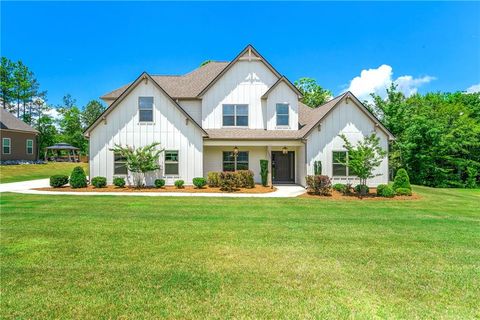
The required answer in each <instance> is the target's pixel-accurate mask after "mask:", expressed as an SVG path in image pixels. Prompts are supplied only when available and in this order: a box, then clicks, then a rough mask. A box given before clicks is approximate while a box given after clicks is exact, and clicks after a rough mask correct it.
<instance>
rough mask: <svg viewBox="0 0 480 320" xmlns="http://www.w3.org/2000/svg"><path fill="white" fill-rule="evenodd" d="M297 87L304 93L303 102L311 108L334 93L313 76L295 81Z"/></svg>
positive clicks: (322, 102) (325, 100)
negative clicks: (323, 86) (318, 82)
mask: <svg viewBox="0 0 480 320" xmlns="http://www.w3.org/2000/svg"><path fill="white" fill-rule="evenodd" d="M294 85H295V87H297V89H298V90H300V92H301V93H302V94H303V100H302V102H303V103H305V104H306V105H307V106H309V107H310V108H316V107H318V106H320V105H322V104H324V103H325V102H327V101H328V100H330V99H331V97H332V93H331V92H330V91H329V90H325V89H323V88H322V87H321V86H320V85H318V84H317V81H316V80H315V79H312V78H300V79H298V80H297V81H295V83H294Z"/></svg>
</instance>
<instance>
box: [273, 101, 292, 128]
mask: <svg viewBox="0 0 480 320" xmlns="http://www.w3.org/2000/svg"><path fill="white" fill-rule="evenodd" d="M288 109H289V106H288V104H287V103H277V105H276V111H277V127H288V124H289V113H288Z"/></svg>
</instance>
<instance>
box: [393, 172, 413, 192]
mask: <svg viewBox="0 0 480 320" xmlns="http://www.w3.org/2000/svg"><path fill="white" fill-rule="evenodd" d="M392 188H393V190H395V191H397V189H399V188H405V189H409V190H412V186H411V185H410V178H409V177H408V173H407V170H405V169H399V170H398V171H397V174H396V175H395V179H394V180H393V186H392Z"/></svg>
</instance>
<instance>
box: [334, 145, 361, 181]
mask: <svg viewBox="0 0 480 320" xmlns="http://www.w3.org/2000/svg"><path fill="white" fill-rule="evenodd" d="M332 175H333V176H337V177H346V176H355V175H356V174H355V172H354V171H353V170H352V169H351V168H349V167H348V153H347V151H333V153H332Z"/></svg>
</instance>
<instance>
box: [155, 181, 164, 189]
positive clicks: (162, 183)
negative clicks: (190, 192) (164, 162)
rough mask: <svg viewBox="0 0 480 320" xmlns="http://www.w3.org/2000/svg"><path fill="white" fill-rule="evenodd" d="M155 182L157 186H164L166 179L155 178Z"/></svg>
mask: <svg viewBox="0 0 480 320" xmlns="http://www.w3.org/2000/svg"><path fill="white" fill-rule="evenodd" d="M153 183H154V184H155V188H163V187H164V186H165V179H155V181H154V182H153Z"/></svg>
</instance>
